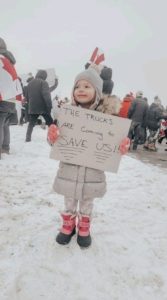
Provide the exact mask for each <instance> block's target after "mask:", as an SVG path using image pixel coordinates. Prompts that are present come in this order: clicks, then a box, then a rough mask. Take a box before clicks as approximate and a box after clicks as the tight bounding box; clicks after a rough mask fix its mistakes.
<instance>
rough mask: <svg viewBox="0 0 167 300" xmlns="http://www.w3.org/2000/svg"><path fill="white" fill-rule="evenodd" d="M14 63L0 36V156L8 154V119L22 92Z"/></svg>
mask: <svg viewBox="0 0 167 300" xmlns="http://www.w3.org/2000/svg"><path fill="white" fill-rule="evenodd" d="M15 63H16V60H15V58H14V56H13V54H12V53H11V52H10V51H9V50H8V49H7V45H6V43H5V41H4V40H3V39H2V38H0V158H1V154H2V153H7V154H9V151H10V128H9V125H10V120H11V119H12V117H13V116H14V114H15V113H16V107H15V102H16V99H17V97H18V95H21V94H22V89H21V85H20V82H19V79H18V75H17V72H16V69H15V66H14V64H15ZM18 100H19V99H18Z"/></svg>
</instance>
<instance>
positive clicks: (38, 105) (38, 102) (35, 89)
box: [26, 70, 57, 142]
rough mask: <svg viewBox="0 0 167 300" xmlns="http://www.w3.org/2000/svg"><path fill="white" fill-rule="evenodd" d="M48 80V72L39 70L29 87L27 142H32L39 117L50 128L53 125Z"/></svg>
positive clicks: (27, 94) (27, 92) (27, 93)
mask: <svg viewBox="0 0 167 300" xmlns="http://www.w3.org/2000/svg"><path fill="white" fill-rule="evenodd" d="M46 78H47V72H46V71H45V70H39V71H38V72H37V74H36V76H35V78H34V79H32V80H31V81H30V82H29V84H28V86H27V91H26V97H27V101H28V113H29V124H28V128H27V133H26V142H30V141H31V135H32V131H33V128H34V126H35V124H36V122H37V119H38V117H39V116H42V117H43V118H44V119H45V122H46V125H48V126H50V125H51V124H52V123H53V119H52V117H51V109H52V101H51V94H50V91H51V90H50V88H49V85H48V83H47V81H46ZM56 86H57V85H55V87H56Z"/></svg>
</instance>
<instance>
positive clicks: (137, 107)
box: [128, 97, 148, 127]
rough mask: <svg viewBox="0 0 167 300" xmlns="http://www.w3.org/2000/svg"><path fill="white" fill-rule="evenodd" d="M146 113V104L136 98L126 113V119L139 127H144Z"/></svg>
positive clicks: (139, 98) (141, 99)
mask: <svg viewBox="0 0 167 300" xmlns="http://www.w3.org/2000/svg"><path fill="white" fill-rule="evenodd" d="M147 111H148V104H147V102H146V101H145V100H144V99H143V98H141V97H136V99H134V100H133V101H132V103H131V106H130V108H129V111H128V118H129V119H132V121H133V122H135V123H140V124H141V126H143V127H145V126H146V117H147Z"/></svg>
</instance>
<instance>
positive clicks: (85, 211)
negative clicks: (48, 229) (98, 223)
mask: <svg viewBox="0 0 167 300" xmlns="http://www.w3.org/2000/svg"><path fill="white" fill-rule="evenodd" d="M93 201H94V199H93V198H83V199H81V200H79V201H78V199H73V198H68V197H64V206H65V212H66V213H71V214H76V212H77V206H78V204H79V213H80V214H81V215H86V216H89V217H91V215H92V211H93Z"/></svg>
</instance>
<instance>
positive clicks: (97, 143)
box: [50, 105, 131, 173]
mask: <svg viewBox="0 0 167 300" xmlns="http://www.w3.org/2000/svg"><path fill="white" fill-rule="evenodd" d="M130 123H131V121H130V120H128V119H123V118H120V117H115V116H111V115H106V114H103V113H100V112H97V111H92V110H88V109H83V108H78V107H75V106H71V105H64V106H62V108H61V110H60V113H59V116H58V127H59V129H60V136H59V138H58V140H57V141H56V143H55V144H54V146H53V147H52V150H51V155H50V157H51V158H53V159H56V160H60V161H63V162H67V163H71V164H76V165H80V166H85V167H90V168H94V169H99V170H104V171H111V172H114V173H116V172H117V171H118V167H119V163H120V159H121V155H120V152H119V145H120V142H121V140H122V139H123V138H124V137H126V136H127V134H128V130H129V126H130Z"/></svg>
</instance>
